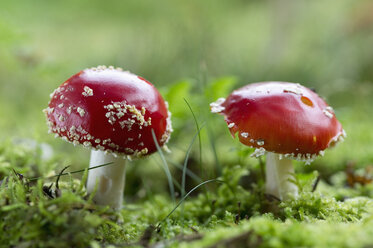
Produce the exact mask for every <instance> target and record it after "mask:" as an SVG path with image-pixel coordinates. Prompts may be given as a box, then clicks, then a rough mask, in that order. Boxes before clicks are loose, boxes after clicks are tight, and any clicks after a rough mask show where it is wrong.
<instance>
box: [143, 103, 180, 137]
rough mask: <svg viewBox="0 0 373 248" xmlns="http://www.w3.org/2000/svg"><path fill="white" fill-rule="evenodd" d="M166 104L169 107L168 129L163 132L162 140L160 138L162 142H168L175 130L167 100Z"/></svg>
mask: <svg viewBox="0 0 373 248" xmlns="http://www.w3.org/2000/svg"><path fill="white" fill-rule="evenodd" d="M165 104H166V108H167V119H166V131H165V132H164V133H163V135H162V137H161V140H160V143H161V144H166V143H167V142H168V141H169V139H170V137H171V133H172V132H173V131H174V130H173V129H172V122H171V112H170V111H169V110H168V102H165ZM140 137H141V136H139V139H140Z"/></svg>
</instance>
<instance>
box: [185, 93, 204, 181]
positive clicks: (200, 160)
mask: <svg viewBox="0 0 373 248" xmlns="http://www.w3.org/2000/svg"><path fill="white" fill-rule="evenodd" d="M184 101H185V103H186V104H187V105H188V108H189V110H190V112H191V113H192V115H193V119H194V123H195V124H196V128H197V131H198V130H200V128H199V124H198V121H197V117H196V115H195V114H194V111H193V109H192V106H190V104H189V102H188V101H187V99H185V98H184ZM198 145H199V147H198V148H199V169H200V171H201V174H202V177H204V176H206V175H204V171H203V170H202V141H201V133H200V132H199V131H198Z"/></svg>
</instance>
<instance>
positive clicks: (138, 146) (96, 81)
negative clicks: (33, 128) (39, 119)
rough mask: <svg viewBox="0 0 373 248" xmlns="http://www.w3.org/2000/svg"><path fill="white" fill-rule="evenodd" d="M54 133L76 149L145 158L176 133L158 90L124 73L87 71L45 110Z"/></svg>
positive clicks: (68, 83) (66, 84)
mask: <svg viewBox="0 0 373 248" xmlns="http://www.w3.org/2000/svg"><path fill="white" fill-rule="evenodd" d="M44 112H45V114H46V117H47V123H48V126H49V131H50V132H52V133H55V134H56V137H61V138H63V139H64V140H66V141H69V142H71V143H73V144H74V145H77V144H82V145H84V146H85V147H89V148H93V149H96V150H102V151H107V152H112V153H114V154H122V155H129V156H135V157H141V156H144V155H148V154H150V153H153V152H154V151H156V146H155V143H154V140H153V136H152V132H151V130H152V129H153V130H154V133H155V136H156V138H157V141H158V143H159V145H160V146H162V145H163V144H165V143H166V142H167V141H168V139H169V137H170V134H171V132H172V127H171V119H170V112H169V111H168V107H167V102H165V101H164V100H163V98H162V96H161V95H160V94H159V92H158V91H157V89H156V88H155V87H154V86H153V85H152V84H151V83H150V82H148V81H146V80H145V79H143V78H141V77H138V76H136V75H134V74H132V73H130V72H126V71H123V70H122V69H120V68H116V69H114V68H113V67H109V68H106V67H105V66H99V67H97V68H91V69H85V70H83V71H80V72H79V73H77V74H75V75H73V76H72V77H71V78H69V79H68V80H67V81H66V82H64V83H63V84H62V85H61V86H60V87H58V88H57V89H56V90H55V91H54V92H53V93H52V94H51V100H50V102H49V104H48V108H47V109H45V110H44Z"/></svg>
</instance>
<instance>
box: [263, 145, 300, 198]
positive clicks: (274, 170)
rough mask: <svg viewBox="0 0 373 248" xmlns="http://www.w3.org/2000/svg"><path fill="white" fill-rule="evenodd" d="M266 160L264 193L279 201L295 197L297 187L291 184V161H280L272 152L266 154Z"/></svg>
mask: <svg viewBox="0 0 373 248" xmlns="http://www.w3.org/2000/svg"><path fill="white" fill-rule="evenodd" d="M266 159H267V160H266V193H267V194H269V195H272V196H275V197H277V198H279V199H280V200H287V199H289V198H290V197H291V196H292V197H297V196H298V187H297V185H295V184H294V183H293V182H292V180H294V168H293V164H292V161H291V160H290V159H287V158H282V159H280V158H279V155H278V154H276V153H272V152H268V153H267V158H266Z"/></svg>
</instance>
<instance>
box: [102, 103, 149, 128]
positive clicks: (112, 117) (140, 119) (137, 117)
mask: <svg viewBox="0 0 373 248" xmlns="http://www.w3.org/2000/svg"><path fill="white" fill-rule="evenodd" d="M104 108H105V109H106V110H107V112H106V114H105V117H106V118H107V119H108V122H109V123H110V124H111V125H114V124H115V123H116V121H117V120H120V119H121V118H122V117H124V116H127V117H128V116H129V118H127V119H126V120H122V121H119V125H120V127H121V128H122V129H124V128H127V129H128V131H130V130H131V129H132V126H133V125H134V124H137V125H138V126H139V128H140V129H142V127H143V126H150V125H151V118H150V117H149V118H148V120H145V116H144V114H145V108H144V107H142V108H141V111H139V110H138V109H137V108H136V106H135V105H129V104H126V103H125V102H112V103H111V104H108V105H105V106H104ZM126 114H127V115H126Z"/></svg>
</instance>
